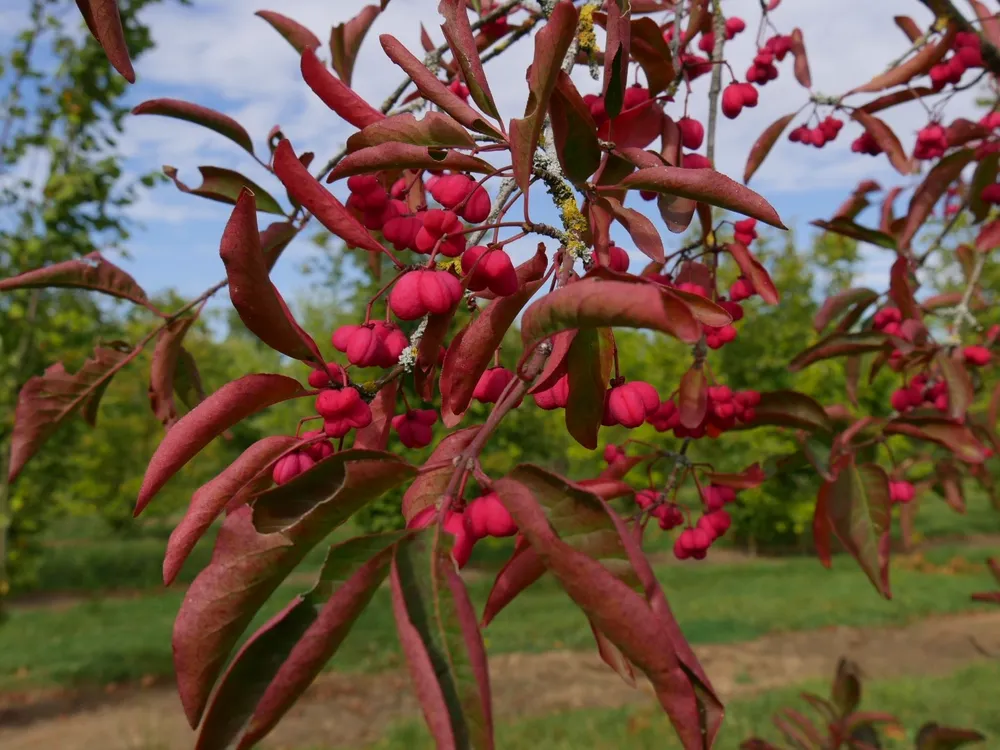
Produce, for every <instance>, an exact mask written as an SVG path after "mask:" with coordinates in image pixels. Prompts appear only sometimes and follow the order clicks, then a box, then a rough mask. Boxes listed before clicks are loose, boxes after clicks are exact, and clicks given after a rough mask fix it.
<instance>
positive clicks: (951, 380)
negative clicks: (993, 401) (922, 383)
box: [935, 349, 976, 421]
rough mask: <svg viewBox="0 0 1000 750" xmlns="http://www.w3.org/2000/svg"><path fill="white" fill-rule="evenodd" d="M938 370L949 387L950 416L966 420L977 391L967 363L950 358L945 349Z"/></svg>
mask: <svg viewBox="0 0 1000 750" xmlns="http://www.w3.org/2000/svg"><path fill="white" fill-rule="evenodd" d="M935 359H936V360H937V364H938V368H939V369H940V370H941V375H942V376H943V377H944V382H945V384H946V385H947V386H948V416H949V417H951V418H952V419H957V420H959V421H961V420H962V419H964V418H965V413H966V412H967V411H968V410H969V406H970V405H971V404H972V399H973V398H975V395H976V393H975V389H974V388H973V385H972V378H971V377H970V376H969V371H968V370H967V369H966V367H965V363H964V362H962V361H960V360H958V359H955V358H954V357H950V356H948V353H947V352H946V351H944V350H943V349H942V350H941V351H939V352H938V354H937V357H935Z"/></svg>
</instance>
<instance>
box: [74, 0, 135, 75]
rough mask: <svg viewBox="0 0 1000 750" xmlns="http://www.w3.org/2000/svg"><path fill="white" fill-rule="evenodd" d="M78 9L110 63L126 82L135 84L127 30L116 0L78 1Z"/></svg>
mask: <svg viewBox="0 0 1000 750" xmlns="http://www.w3.org/2000/svg"><path fill="white" fill-rule="evenodd" d="M76 7H77V8H79V9H80V13H82V14H83V20H84V21H86V22H87V28H88V29H90V33H91V34H93V35H94V39H96V40H97V43H98V44H100V45H101V48H102V49H103V50H104V54H105V55H107V56H108V61H109V62H110V63H111V64H112V65H113V66H114V68H115V70H117V71H118V72H119V73H121V74H122V77H123V78H125V80H127V81H128V82H129V83H135V70H134V69H133V68H132V60H131V59H129V55H128V45H127V44H126V43H125V29H123V28H122V20H121V16H119V15H118V3H117V2H116V0H76Z"/></svg>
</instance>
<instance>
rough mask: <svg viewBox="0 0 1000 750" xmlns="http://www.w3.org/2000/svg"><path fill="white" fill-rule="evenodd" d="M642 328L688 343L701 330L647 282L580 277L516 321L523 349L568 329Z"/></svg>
mask: <svg viewBox="0 0 1000 750" xmlns="http://www.w3.org/2000/svg"><path fill="white" fill-rule="evenodd" d="M603 326H609V327H612V328H615V327H618V328H647V329H651V330H654V331H660V332H661V333H666V334H669V335H671V336H674V337H676V338H678V339H680V340H681V341H683V342H685V343H688V344H693V343H694V342H696V341H697V340H698V339H699V338H700V337H701V326H700V325H699V324H698V320H697V318H695V316H694V315H693V314H692V312H691V310H690V308H688V306H687V305H686V304H684V303H683V302H681V301H680V299H679V298H677V297H675V296H670V295H665V294H663V293H662V291H661V290H660V288H659V286H658V285H656V284H653V283H651V282H650V283H645V284H641V283H640V284H634V283H628V282H624V281H604V280H602V279H597V278H591V279H583V280H582V281H578V282H576V283H574V284H570V285H569V286H565V287H562V288H561V289H556V290H555V291H554V292H552V293H550V294H547V295H545V296H544V297H542V298H541V299H539V300H537V301H536V302H534V303H532V304H531V306H529V307H528V309H527V310H526V311H525V313H524V317H523V319H522V323H521V340H522V341H523V343H524V347H525V350H526V351H527V350H533V349H534V348H535V347H536V346H537V345H538V344H539V343H541V342H542V341H543V340H544V339H546V338H548V337H549V336H551V335H552V334H553V333H558V332H559V331H565V330H570V329H584V328H600V327H603Z"/></svg>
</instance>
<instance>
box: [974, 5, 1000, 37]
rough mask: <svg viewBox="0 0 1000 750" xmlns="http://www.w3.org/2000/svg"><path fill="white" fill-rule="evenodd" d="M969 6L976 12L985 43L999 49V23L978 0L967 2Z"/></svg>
mask: <svg viewBox="0 0 1000 750" xmlns="http://www.w3.org/2000/svg"><path fill="white" fill-rule="evenodd" d="M969 5H971V6H972V9H973V10H974V11H975V12H976V18H978V19H979V23H980V25H981V28H982V30H983V36H984V37H986V41H988V42H989V43H990V44H992V45H993V46H994V47H1000V21H998V20H997V17H996V16H995V15H994V14H993V13H991V12H990V10H989V8H987V7H986V6H985V5H983V3H981V2H980V0H969Z"/></svg>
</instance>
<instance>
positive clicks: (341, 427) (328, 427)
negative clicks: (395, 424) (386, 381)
mask: <svg viewBox="0 0 1000 750" xmlns="http://www.w3.org/2000/svg"><path fill="white" fill-rule="evenodd" d="M316 411H317V413H319V415H320V416H321V417H323V420H324V421H323V431H324V432H325V433H326V434H327V435H329V436H330V437H334V438H342V437H344V435H346V434H347V433H348V432H350V431H351V429H360V428H362V427H367V426H368V425H370V424H371V423H372V410H371V407H370V406H368V404H367V403H366V402H365V401H364V400H363V399H362V398H361V396H360V394H359V393H358V392H357V391H356V390H355V389H354V388H342V389H341V390H339V391H332V390H330V391H323V392H322V393H320V394H319V396H318V397H317V399H316Z"/></svg>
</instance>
